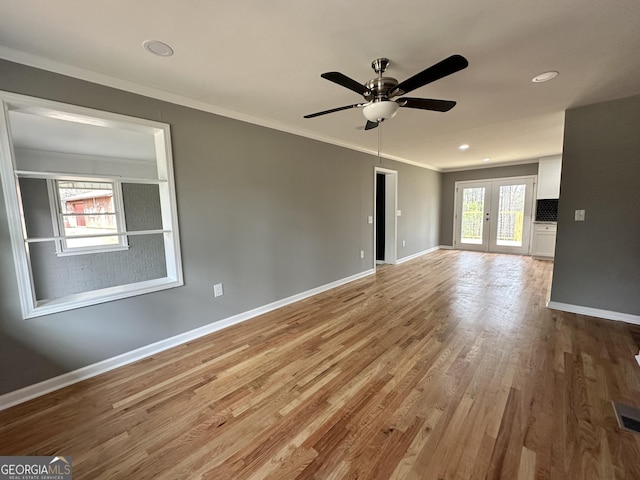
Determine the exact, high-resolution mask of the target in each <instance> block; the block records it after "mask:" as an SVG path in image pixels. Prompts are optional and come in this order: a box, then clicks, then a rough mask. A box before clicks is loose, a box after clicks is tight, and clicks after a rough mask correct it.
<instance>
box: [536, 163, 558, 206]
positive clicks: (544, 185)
mask: <svg viewBox="0 0 640 480" xmlns="http://www.w3.org/2000/svg"><path fill="white" fill-rule="evenodd" d="M561 171H562V157H548V158H541V159H540V160H538V193H537V198H538V199H541V198H560V173H561Z"/></svg>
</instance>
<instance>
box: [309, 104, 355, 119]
mask: <svg viewBox="0 0 640 480" xmlns="http://www.w3.org/2000/svg"><path fill="white" fill-rule="evenodd" d="M363 105H364V104H363V103H354V104H353V105H345V106H344V107H338V108H332V109H331V110H325V111H323V112H316V113H310V114H309V115H305V116H304V118H314V117H319V116H320V115H326V114H327V113H333V112H339V111H340V110H348V109H350V108H358V107H362V106H363Z"/></svg>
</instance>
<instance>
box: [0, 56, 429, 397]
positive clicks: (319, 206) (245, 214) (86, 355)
mask: <svg viewBox="0 0 640 480" xmlns="http://www.w3.org/2000/svg"><path fill="white" fill-rule="evenodd" d="M0 89H1V90H6V91H11V92H16V93H22V94H27V95H32V96H37V97H43V98H48V99H51V100H56V101H61V102H67V103H72V104H76V105H81V106H86V107H91V108H96V109H99V110H106V111H111V112H116V113H121V114H125V115H131V116H135V117H141V118H147V119H151V120H158V121H162V122H166V123H169V124H170V125H171V133H172V147H173V157H174V170H175V178H176V194H177V204H178V215H179V226H180V236H181V246H182V261H183V267H184V278H185V285H184V286H183V287H180V288H174V289H170V290H167V291H163V292H158V293H152V294H147V295H141V296H136V297H132V298H127V299H123V300H119V301H114V302H109V303H105V304H101V305H96V306H92V307H85V308H81V309H77V310H72V311H69V312H64V313H59V314H54V315H48V316H45V317H39V318H34V319H30V320H22V319H21V314H20V308H19V304H18V301H17V295H18V292H17V285H16V278H15V271H14V266H13V260H12V256H11V248H10V241H9V234H8V227H7V220H6V212H5V207H4V204H1V205H0V245H1V246H2V248H0V268H1V269H2V270H1V271H2V276H1V278H0V347H1V348H0V368H1V369H2V374H1V376H0V393H4V392H7V391H10V390H13V389H16V388H19V387H22V386H26V385H29V384H32V383H35V382H37V381H40V380H44V379H46V378H49V377H51V376H52V375H55V374H59V373H63V372H67V371H70V370H73V369H77V368H79V367H82V366H85V365H88V364H92V363H95V362H97V361H100V360H103V359H106V358H110V357H113V356H115V355H118V354H121V353H124V352H127V351H130V350H133V349H135V348H138V347H141V346H144V345H148V344H150V343H153V342H156V341H159V340H162V339H165V338H168V337H171V336H173V335H177V334H179V333H182V332H185V331H188V330H191V329H194V328H197V327H200V326H203V325H207V324H210V323H212V322H216V321H218V320H221V319H224V318H227V317H229V316H231V315H234V314H238V313H241V312H245V311H247V310H250V309H252V308H255V307H259V306H263V305H266V304H269V303H271V302H274V301H277V300H279V299H283V298H287V297H289V296H291V295H294V294H296V293H300V292H303V291H307V290H309V289H312V288H314V287H318V286H321V285H325V284H327V283H330V282H332V281H335V280H339V279H342V278H345V277H348V276H351V275H354V274H357V273H360V272H363V271H366V270H368V269H370V268H371V266H372V265H373V228H372V225H369V224H368V223H367V216H369V215H372V214H373V184H374V173H373V172H374V166H376V165H379V166H384V167H386V168H392V169H398V170H399V174H398V176H399V178H398V183H399V205H400V208H401V209H402V217H401V218H400V219H399V222H398V224H399V229H400V232H401V237H399V239H400V240H402V239H403V238H404V239H406V240H407V247H406V248H405V249H404V250H405V251H404V252H403V251H399V253H398V257H400V258H401V257H403V256H407V255H410V254H412V253H416V252H420V251H423V250H426V249H428V248H431V247H434V246H436V245H437V243H438V242H437V239H438V216H437V212H438V210H439V206H440V205H439V201H440V174H439V173H437V172H433V171H429V170H426V169H420V168H417V167H413V166H410V165H406V164H398V163H396V162H392V161H387V160H382V161H379V160H378V159H377V158H376V157H375V156H372V155H367V154H364V153H359V152H355V151H352V150H348V149H345V148H341V147H337V146H333V145H329V144H325V143H322V142H318V141H315V140H310V139H306V138H302V137H298V136H295V135H291V134H287V133H283V132H279V131H275V130H271V129H268V128H264V127H259V126H256V125H251V124H246V123H242V122H239V121H236V120H231V119H228V118H223V117H219V116H216V115H212V114H209V113H206V112H202V111H197V110H193V109H189V108H186V107H182V106H178V105H174V104H170V103H166V102H162V101H158V100H154V99H151V98H148V97H143V96H139V95H135V94H131V93H127V92H123V91H118V90H115V89H111V88H107V87H103V86H99V85H96V84H91V83H88V82H84V81H81V80H77V79H73V78H69V77H65V76H61V75H57V74H54V73H50V72H46V71H41V70H37V69H33V68H31V67H27V66H23V65H18V64H15V63H11V62H7V61H0ZM366 134H367V132H363V135H366ZM0 201H2V200H0ZM414 224H415V227H414V226H413V225H414ZM360 250H365V252H366V255H365V258H364V259H362V260H361V259H360V256H359V253H360ZM218 282H223V283H224V296H222V297H218V298H216V299H215V300H214V298H213V292H212V290H213V288H212V287H213V284H215V283H218ZM9 355H11V357H10V358H9V357H8V356H9ZM5 357H7V358H5ZM8 366H10V367H11V368H8Z"/></svg>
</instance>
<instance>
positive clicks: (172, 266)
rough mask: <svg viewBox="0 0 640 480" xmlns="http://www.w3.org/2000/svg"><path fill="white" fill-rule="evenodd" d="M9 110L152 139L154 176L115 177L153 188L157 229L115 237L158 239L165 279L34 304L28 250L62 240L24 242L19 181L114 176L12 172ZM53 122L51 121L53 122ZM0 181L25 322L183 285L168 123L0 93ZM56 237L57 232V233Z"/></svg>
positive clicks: (13, 170) (125, 181)
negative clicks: (161, 242)
mask: <svg viewBox="0 0 640 480" xmlns="http://www.w3.org/2000/svg"><path fill="white" fill-rule="evenodd" d="M12 110H16V111H25V112H29V113H34V112H36V113H37V114H38V115H43V116H54V115H58V117H57V118H61V117H62V116H64V117H66V118H67V119H68V118H71V119H72V121H78V122H80V123H89V122H94V123H93V124H97V125H103V126H106V127H113V128H125V129H128V130H135V131H140V132H145V133H149V134H151V135H153V139H154V143H155V151H156V167H157V170H156V171H157V176H155V177H154V178H140V177H131V178H129V177H126V176H122V177H118V179H117V180H118V181H119V182H120V183H137V184H154V185H158V190H159V194H160V208H161V216H162V228H161V229H158V230H147V231H133V232H127V231H123V232H120V233H118V235H123V236H127V235H128V236H133V235H156V234H162V236H163V240H164V250H165V266H166V272H167V275H166V277H162V278H157V279H153V280H147V281H142V282H137V283H133V284H127V285H118V286H114V287H108V288H103V289H99V290H91V291H87V292H82V293H78V294H72V295H66V296H64V297H60V298H54V299H44V300H37V299H36V294H35V289H34V281H33V273H32V270H31V262H30V257H29V245H30V244H31V243H34V242H55V241H57V240H62V239H63V237H64V236H60V235H57V236H54V237H49V238H28V236H27V230H26V224H25V219H24V212H23V209H22V202H21V199H20V183H19V180H20V178H39V179H56V178H64V179H67V180H79V181H92V180H93V181H95V180H96V179H99V181H106V179H109V178H111V179H112V178H113V175H94V174H91V175H86V174H82V173H75V172H51V171H46V169H43V171H37V172H36V171H31V170H29V171H20V170H18V169H17V168H16V162H15V156H14V153H13V145H12V139H11V125H10V116H9V112H10V111H12ZM54 118H56V117H54ZM0 180H1V182H2V191H3V195H4V200H5V205H6V211H7V221H8V226H9V234H10V236H11V249H12V253H13V258H14V264H15V268H16V274H17V279H18V293H19V296H20V306H21V309H22V317H23V318H24V319H29V318H34V317H40V316H43V315H50V314H53V313H58V312H63V311H67V310H72V309H76V308H80V307H86V306H90V305H96V304H100V303H104V302H111V301H114V300H119V299H123V298H127V297H132V296H136V295H142V294H147V293H151V292H156V291H160V290H166V289H169V288H175V287H179V286H181V285H184V280H183V273H182V258H181V253H180V234H179V230H178V215H177V207H176V196H175V186H174V178H173V160H172V152H171V140H170V128H169V125H168V124H165V123H161V122H155V121H152V120H146V119H140V118H135V117H128V116H125V115H119V114H115V113H110V112H104V111H99V110H93V109H90V108H85V107H78V106H75V105H69V104H64V103H59V102H53V101H49V100H44V99H40V98H35V97H29V96H25V95H18V94H14V93H10V92H3V91H0ZM58 233H59V232H58Z"/></svg>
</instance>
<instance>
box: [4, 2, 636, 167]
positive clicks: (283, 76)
mask: <svg viewBox="0 0 640 480" xmlns="http://www.w3.org/2000/svg"><path fill="white" fill-rule="evenodd" d="M0 12H1V13H2V29H0V57H3V58H8V59H11V60H17V61H21V62H23V63H27V64H31V65H35V66H40V67H43V68H48V69H51V70H54V71H59V72H62V73H70V74H73V75H75V76H78V77H80V78H87V79H89V80H93V81H98V82H101V83H105V84H109V85H113V86H118V87H124V88H127V89H129V90H133V91H137V92H139V93H149V94H152V95H154V96H157V97H161V98H164V99H168V100H172V101H179V102H181V103H184V104H187V105H191V106H197V107H199V108H203V109H206V110H209V111H213V112H217V113H222V114H225V115H228V116H232V117H236V118H241V119H244V120H249V121H253V122H255V123H259V124H263V125H269V126H272V127H274V128H279V129H281V130H285V131H290V132H294V133H299V134H302V135H306V136H309V137H312V138H320V139H324V140H326V141H330V142H332V143H336V144H340V145H347V146H350V147H353V148H356V149H360V150H366V151H372V152H376V151H377V148H378V132H381V146H382V154H383V155H386V156H390V157H392V158H399V159H403V160H405V161H409V162H416V163H420V164H424V165H427V166H430V167H433V168H436V169H439V170H447V169H456V168H468V167H474V166H485V165H487V164H483V163H482V159H483V158H485V157H490V158H491V161H490V162H489V165H495V164H498V163H503V162H506V163H509V162H522V161H525V160H528V159H537V158H539V157H544V156H549V155H554V154H558V153H560V152H561V151H562V132H563V119H564V110H565V109H567V108H569V107H574V106H579V105H586V104H590V103H594V102H599V101H604V100H609V99H613V98H620V97H624V96H629V95H633V94H638V93H640V35H639V34H638V22H639V21H640V1H638V0H615V1H603V0H601V1H596V0H562V1H558V0H537V1H532V0H517V1H514V0H483V1H465V2H463V1H452V0H431V1H426V0H407V1H395V2H388V1H384V2H383V1H380V0H369V1H366V2H365V1H361V0H351V1H349V2H345V1H338V0H324V1H322V2H318V1H311V0H298V1H294V0H289V1H283V0H271V1H268V2H266V1H263V0H244V1H237V0H236V1H231V0H226V1H225V0H217V1H210V0H191V1H187V2H176V1H174V0H136V1H135V2H132V1H129V0H109V1H106V0H100V1H91V2H87V1H84V0H56V1H55V2H52V1H50V0H37V1H36V0H21V1H19V2H17V1H15V0H0ZM148 39H158V40H162V41H164V42H166V43H168V44H169V45H171V46H172V47H173V49H174V50H175V55H174V56H173V57H170V58H161V57H154V56H152V55H150V54H148V53H147V52H146V51H145V50H144V49H143V48H142V46H141V44H142V42H143V41H144V40H148ZM454 53H458V54H461V55H464V56H465V57H466V58H467V59H468V60H469V67H468V68H467V69H466V70H463V71H461V72H458V73H456V74H454V75H452V76H450V77H446V78H444V79H441V80H439V81H437V82H435V83H432V84H430V85H427V86H425V87H422V88H420V89H418V90H415V91H413V92H411V94H410V95H411V96H413V97H426V98H443V99H452V100H456V101H457V102H458V105H457V106H456V107H455V108H454V109H453V110H451V111H450V112H448V113H438V112H428V111H420V110H414V109H408V108H407V109H401V110H400V111H399V112H398V115H397V116H396V117H395V118H393V119H392V120H390V121H388V122H386V123H385V124H383V125H382V128H379V129H375V130H371V131H363V130H362V127H363V125H364V117H363V116H362V112H361V111H360V110H356V109H352V110H346V111H342V112H337V113H334V114H330V115H326V116H322V117H318V118H314V119H303V118H302V117H303V115H305V114H308V113H313V112H316V111H320V110H325V109H329V108H333V107H339V106H343V105H348V104H352V103H357V102H359V101H360V100H361V98H362V97H360V96H359V95H358V94H356V93H354V92H351V91H350V90H347V89H345V88H342V87H340V86H338V85H336V84H333V83H331V82H329V81H327V80H324V79H322V78H320V74H321V73H323V72H327V71H334V70H337V71H340V72H342V73H344V74H346V75H348V76H349V77H351V78H353V79H356V80H358V81H359V82H362V83H364V82H366V81H367V80H369V79H370V78H373V77H374V76H375V75H374V72H373V71H372V70H371V67H370V63H371V61H372V60H373V59H375V58H378V57H382V56H384V57H387V58H389V59H390V60H391V66H390V68H389V70H388V71H387V73H386V75H388V76H392V77H395V78H397V79H398V80H399V81H402V80H404V79H406V78H407V77H409V76H411V75H413V74H415V73H417V72H419V71H421V70H423V69H424V68H426V67H428V66H430V65H432V64H434V63H436V62H438V61H440V60H442V59H443V58H445V57H448V56H449V55H451V54H454ZM548 70H558V71H559V72H560V75H559V76H558V77H557V78H556V79H555V80H552V81H551V82H548V83H542V84H534V83H532V82H531V78H532V77H534V76H535V75H537V74H539V73H542V72H545V71H548ZM462 143H468V144H469V145H471V148H469V150H467V151H466V152H461V151H459V150H458V148H457V147H458V145H460V144H462Z"/></svg>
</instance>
